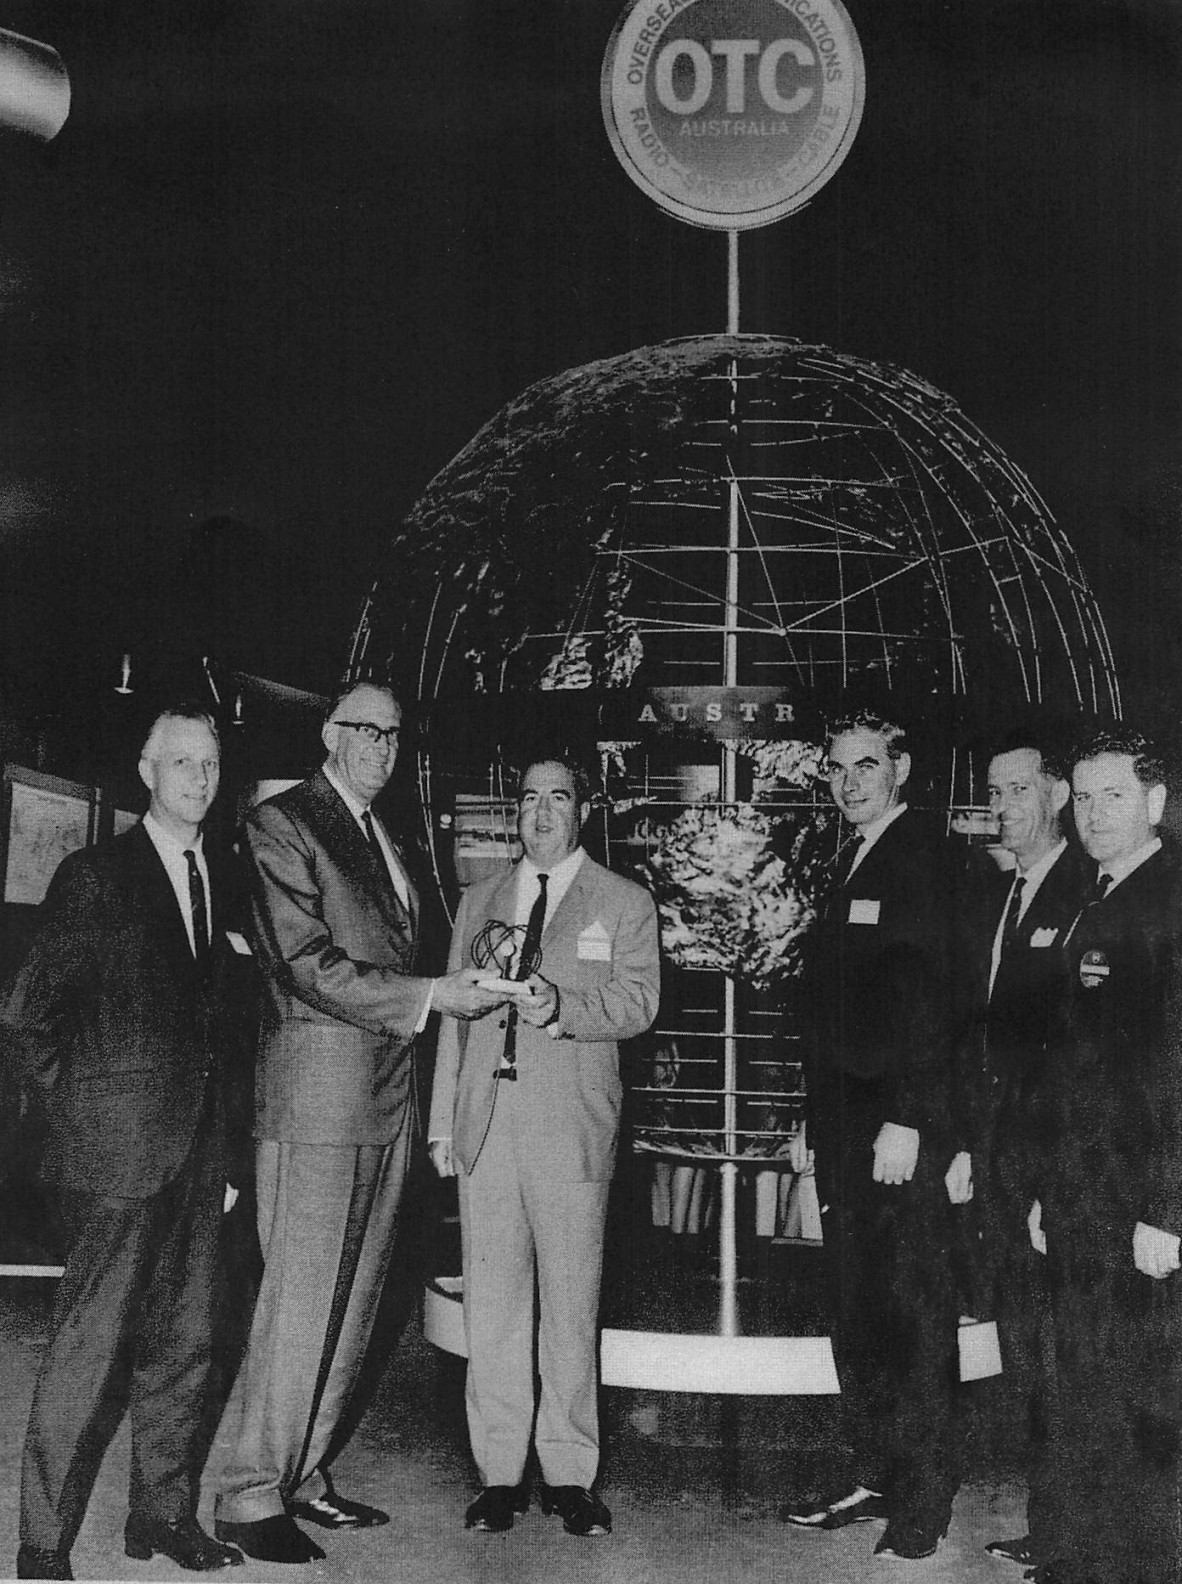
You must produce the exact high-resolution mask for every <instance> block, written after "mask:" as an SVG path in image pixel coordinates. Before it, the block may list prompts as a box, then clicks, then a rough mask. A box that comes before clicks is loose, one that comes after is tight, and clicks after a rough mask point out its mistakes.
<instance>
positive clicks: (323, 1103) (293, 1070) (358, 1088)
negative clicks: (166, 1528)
mask: <svg viewBox="0 0 1182 1584" xmlns="http://www.w3.org/2000/svg"><path fill="white" fill-rule="evenodd" d="M401 720H402V710H401V707H400V706H399V704H398V702H397V700H396V699H395V698H394V697H393V695H392V694H391V693H390V691H389V689H388V688H385V687H378V686H375V685H373V684H371V683H361V684H359V685H358V686H356V687H353V688H351V689H349V691H348V692H346V693H345V694H343V695H342V696H341V697H340V698H338V699H337V700H336V701H335V702H334V704H333V705H332V707H331V709H330V710H329V712H328V716H327V718H326V721H325V724H324V728H323V732H322V736H323V741H324V745H325V748H326V749H327V751H328V758H327V760H326V762H325V764H324V766H323V768H322V769H321V770H320V771H319V772H318V773H317V774H316V775H314V776H312V777H311V778H310V779H309V780H307V781H303V782H301V783H300V784H299V785H298V786H295V787H291V788H289V789H288V790H287V791H286V792H283V793H281V794H280V795H279V796H278V797H275V798H272V799H270V800H269V801H267V802H265V803H261V804H260V805H259V806H258V807H256V808H255V809H254V810H253V811H252V813H251V815H250V817H249V819H248V820H247V823H246V839H247V843H248V849H249V854H250V858H251V864H252V870H253V881H254V909H253V911H254V926H255V927H254V936H255V951H256V954H257V955H258V958H259V961H260V964H261V966H262V968H263V971H264V974H265V976H266V980H267V988H268V1007H267V1010H266V1012H265V1014H264V1024H263V1031H262V1037H261V1043H260V1051H259V1061H258V1073H257V1084H256V1096H257V1118H256V1128H255V1132H256V1139H257V1151H256V1181H257V1197H258V1224H259V1239H260V1243H261V1245H262V1250H263V1259H264V1269H263V1277H262V1284H261V1286H260V1290H259V1296H258V1302H257V1304H256V1307H255V1316H254V1322H253V1325H252V1328H251V1335H250V1341H249V1344H248V1347H247V1353H246V1358H245V1360H244V1362H243V1365H242V1369H241V1371H240V1372H239V1381H238V1388H237V1390H236V1392H235V1396H234V1397H233V1398H232V1399H231V1403H230V1405H229V1407H228V1409H227V1424H228V1426H231V1427H233V1431H232V1435H233V1442H234V1448H233V1452H232V1453H231V1455H230V1458H229V1460H228V1461H227V1463H226V1465H225V1467H224V1469H223V1471H222V1484H221V1490H220V1493H219V1495H218V1500H217V1522H216V1532H217V1534H218V1536H219V1537H220V1538H221V1539H224V1540H232V1541H234V1542H236V1543H237V1544H238V1545H240V1546H241V1547H242V1549H243V1550H244V1551H246V1552H247V1553H248V1554H249V1555H250V1556H253V1557H258V1558H259V1559H260V1560H264V1561H273V1562H290V1563H298V1562H308V1561H312V1560H314V1559H316V1558H319V1557H323V1555H324V1552H323V1551H322V1550H321V1549H320V1547H319V1546H318V1545H315V1544H314V1543H313V1542H312V1540H311V1539H309V1537H308V1536H307V1535H306V1534H305V1533H304V1531H303V1530H302V1529H301V1528H300V1527H299V1525H298V1524H297V1523H296V1522H295V1521H294V1520H295V1519H296V1518H297V1517H299V1518H303V1519H305V1520H306V1521H307V1522H310V1523H314V1524H318V1525H320V1526H321V1527H322V1528H325V1529H330V1530H334V1529H335V1530H340V1529H350V1528H361V1527H368V1526H371V1525H375V1524H381V1523H385V1522H387V1521H388V1520H387V1514H386V1513H384V1512H383V1511H381V1510H380V1509H379V1508H376V1507H371V1506H367V1505H366V1504H364V1503H362V1502H357V1501H351V1500H349V1499H348V1498H347V1497H345V1496H342V1495H340V1494H338V1493H337V1492H336V1491H335V1489H334V1488H333V1485H332V1481H331V1477H330V1473H329V1461H330V1459H331V1458H332V1457H335V1455H336V1454H337V1453H338V1452H339V1451H340V1444H339V1440H338V1439H337V1438H335V1437H334V1432H335V1431H336V1429H337V1427H338V1426H339V1425H340V1423H341V1421H342V1418H343V1417H344V1416H345V1414H346V1411H347V1410H348V1409H349V1406H350V1398H351V1396H352V1394H353V1390H354V1387H355V1385H356V1382H357V1379H358V1375H359V1373H360V1369H361V1365H362V1362H363V1359H364V1354H365V1350H366V1345H367V1343H368V1341H369V1337H370V1332H371V1330H372V1327H373V1321H374V1316H375V1313H376V1310H377V1304H378V1299H379V1297H380V1295H381V1290H382V1284H383V1281H384V1279H385V1275H386V1270H387V1266H388V1264H389V1259H390V1253H391V1249H392V1244H393V1238H394V1232H395V1225H396V1218H397V1214H398V1206H399V1201H400V1198H401V1195H402V1187H403V1181H404V1178H405V1175H406V1167H407V1159H408V1151H409V1147H410V1142H411V1129H412V1125H413V1120H414V1106H413V1103H412V1086H413V1068H412V1057H411V1045H412V1041H413V1040H414V1037H415V1035H416V1034H418V1033H420V1032H421V1031H422V1029H423V1028H424V1026H425V1024H426V1021H427V1017H428V1014H429V1013H430V1012H431V1011H436V1012H442V1013H446V1014H449V1015H450V1016H452V1017H461V1018H463V1017H470V1016H473V1015H476V1014H479V1013H480V1012H483V1011H486V1010H487V1009H489V1008H490V1007H492V1006H495V1005H496V1004H497V999H498V998H497V997H496V996H493V995H490V994H489V993H488V992H487V991H484V990H481V989H480V988H479V987H478V985H477V983H476V981H477V980H478V979H479V978H480V975H479V973H478V972H477V970H476V969H474V968H469V969H467V970H460V971H458V972H456V973H452V974H449V975H448V976H447V977H446V978H441V979H435V980H432V979H426V978H421V977H418V976H416V973H415V960H416V949H417V931H418V917H419V903H418V896H417V893H416V891H415V888H414V885H413V883H412V881H411V878H410V875H409V874H408V872H407V868H406V864H405V861H404V858H403V855H402V853H401V851H400V849H399V848H398V846H397V845H396V843H395V842H394V840H393V838H392V836H391V835H390V833H389V832H388V831H387V830H386V829H385V827H384V826H383V825H382V823H381V821H380V820H378V819H376V818H375V817H374V815H373V813H372V811H371V808H370V805H371V803H372V802H373V799H374V798H375V797H377V795H378V793H380V792H381V791H382V789H383V788H384V787H385V785H386V783H387V781H388V780H389V778H390V774H391V772H392V770H393V768H394V762H395V759H396V757H397V754H398V736H399V729H400V726H401ZM235 1413H237V1414H238V1420H237V1424H236V1425H234V1415H235Z"/></svg>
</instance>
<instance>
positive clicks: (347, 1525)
mask: <svg viewBox="0 0 1182 1584" xmlns="http://www.w3.org/2000/svg"><path fill="white" fill-rule="evenodd" d="M287 1510H288V1512H289V1513H290V1514H291V1516H292V1517H293V1518H302V1519H304V1521H305V1522H306V1523H314V1524H319V1525H320V1527H321V1528H322V1529H378V1528H380V1527H381V1525H382V1524H388V1523H389V1522H390V1514H389V1513H387V1512H383V1511H382V1509H381V1508H380V1507H367V1506H366V1505H365V1503H364V1502H357V1501H350V1500H349V1498H348V1497H347V1496H338V1495H337V1493H336V1492H335V1491H333V1492H332V1494H331V1495H328V1496H313V1497H312V1498H311V1499H310V1500H308V1501H294V1502H290V1503H289V1504H288V1508H287Z"/></svg>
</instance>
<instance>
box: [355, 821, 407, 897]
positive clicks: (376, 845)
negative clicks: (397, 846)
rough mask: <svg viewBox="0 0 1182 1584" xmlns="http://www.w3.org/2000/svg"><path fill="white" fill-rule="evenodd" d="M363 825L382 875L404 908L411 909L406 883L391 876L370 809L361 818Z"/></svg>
mask: <svg viewBox="0 0 1182 1584" xmlns="http://www.w3.org/2000/svg"><path fill="white" fill-rule="evenodd" d="M361 824H362V828H363V829H364V831H365V836H366V840H367V841H368V842H369V845H370V847H371V848H372V850H373V855H374V857H375V858H376V859H377V861H378V868H379V869H380V870H381V871H382V874H383V875H384V876H385V877H386V879H387V880H388V881H389V883H390V885H392V886H393V888H394V894H395V896H396V897H397V898H398V900H399V901H400V902H401V903H402V905H403V907H404V908H407V909H409V907H410V898H409V897H408V896H407V894H406V889H405V882H404V881H402V880H401V879H400V878H396V877H395V876H394V875H393V874H391V872H390V865H389V864H388V863H387V862H386V854H385V853H384V851H383V850H382V844H381V842H380V841H379V840H378V833H377V831H376V830H374V828H373V815H372V814H371V813H370V812H369V810H368V809H366V810H365V812H364V814H362V816H361Z"/></svg>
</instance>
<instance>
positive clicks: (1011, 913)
mask: <svg viewBox="0 0 1182 1584" xmlns="http://www.w3.org/2000/svg"><path fill="white" fill-rule="evenodd" d="M1025 889H1026V878H1025V876H1024V875H1018V877H1017V878H1016V879H1015V881H1014V883H1013V885H1012V886H1011V887H1010V897H1009V901H1008V902H1007V903H1006V916H1005V919H1004V920H1003V922H1002V926H1001V949H1002V951H1003V952H1004V951H1005V949H1006V947H1007V946H1012V945H1013V943H1014V936H1015V935H1016V934H1017V933H1018V917H1019V915H1020V913H1021V912H1022V893H1023V891H1025Z"/></svg>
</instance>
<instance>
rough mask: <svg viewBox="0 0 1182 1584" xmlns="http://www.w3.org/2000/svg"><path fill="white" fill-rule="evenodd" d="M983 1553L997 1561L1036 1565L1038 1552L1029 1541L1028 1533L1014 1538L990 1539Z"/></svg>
mask: <svg viewBox="0 0 1182 1584" xmlns="http://www.w3.org/2000/svg"><path fill="white" fill-rule="evenodd" d="M985 1555H986V1556H991V1557H996V1558H997V1560H998V1561H999V1562H1016V1563H1017V1564H1018V1566H1019V1567H1026V1568H1032V1567H1037V1565H1038V1562H1039V1554H1038V1552H1037V1551H1036V1550H1035V1549H1034V1547H1033V1546H1032V1545H1031V1543H1030V1536H1029V1535H1019V1536H1018V1538H1017V1539H1016V1540H991V1541H990V1542H989V1544H988V1545H987V1546H986V1547H985Z"/></svg>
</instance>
